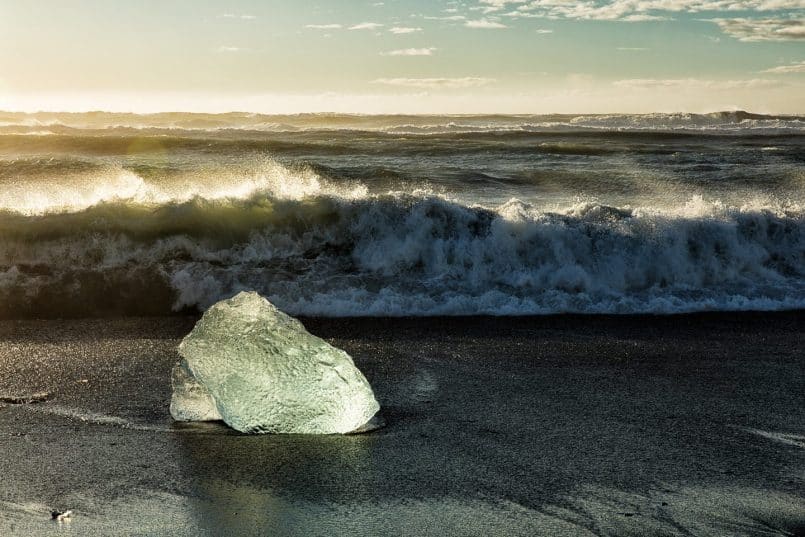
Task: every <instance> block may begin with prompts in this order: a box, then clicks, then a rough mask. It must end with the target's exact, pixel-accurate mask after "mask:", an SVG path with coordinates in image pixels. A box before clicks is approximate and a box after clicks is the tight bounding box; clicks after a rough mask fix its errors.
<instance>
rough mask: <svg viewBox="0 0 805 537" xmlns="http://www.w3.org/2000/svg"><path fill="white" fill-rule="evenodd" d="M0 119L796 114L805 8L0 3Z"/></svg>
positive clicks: (90, 0) (622, 0) (389, 1)
mask: <svg viewBox="0 0 805 537" xmlns="http://www.w3.org/2000/svg"><path fill="white" fill-rule="evenodd" d="M0 36H2V37H0V109H3V110H22V111H36V110H50V111H85V110H111V111H133V112H157V111H172V110H178V111H203V112H226V111H234V110H238V111H249V112H263V113H299V112H352V113H593V112H597V113H616V112H624V113H644V112H712V111H718V110H734V109H743V110H750V111H753V112H758V113H794V114H802V113H805V0H743V1H741V0H583V1H578V2H575V1H568V0H463V1H452V0H383V1H373V0H366V1H364V0H330V1H322V0H313V1H310V0H302V1H299V0H297V1H289V0H259V1H258V0H230V1H219V0H140V1H123V0H36V1H31V2H24V1H20V0H0Z"/></svg>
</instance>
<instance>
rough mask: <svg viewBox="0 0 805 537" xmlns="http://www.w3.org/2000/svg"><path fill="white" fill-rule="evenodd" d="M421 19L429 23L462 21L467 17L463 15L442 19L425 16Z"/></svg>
mask: <svg viewBox="0 0 805 537" xmlns="http://www.w3.org/2000/svg"><path fill="white" fill-rule="evenodd" d="M423 18H424V19H425V20H429V21H463V20H465V19H466V18H467V17H465V16H464V15H448V16H444V17H434V16H432V15H425V16H424V17H423Z"/></svg>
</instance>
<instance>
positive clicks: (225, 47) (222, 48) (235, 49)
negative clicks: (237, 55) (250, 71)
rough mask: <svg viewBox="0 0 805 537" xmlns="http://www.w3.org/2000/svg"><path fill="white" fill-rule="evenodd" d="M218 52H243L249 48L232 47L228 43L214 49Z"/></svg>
mask: <svg viewBox="0 0 805 537" xmlns="http://www.w3.org/2000/svg"><path fill="white" fill-rule="evenodd" d="M216 50H217V51H218V52H244V51H246V50H249V49H245V48H243V47H233V46H229V45H222V46H220V47H218V48H217V49H216Z"/></svg>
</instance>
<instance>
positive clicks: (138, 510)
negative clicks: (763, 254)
mask: <svg viewBox="0 0 805 537" xmlns="http://www.w3.org/2000/svg"><path fill="white" fill-rule="evenodd" d="M194 322H195V318H193V317H166V318H127V319H112V320H110V319H102V320H70V321H56V320H50V321H2V322H0V395H3V396H15V395H30V394H34V393H36V392H48V393H49V394H50V395H49V398H48V400H47V401H44V402H38V403H31V404H8V403H0V406H2V408H0V444H1V445H2V450H3V460H2V465H3V466H2V479H0V534H2V535H4V536H16V535H20V536H22V535H25V536H27V535H48V534H64V535H805V449H804V448H805V395H803V394H805V374H804V371H805V335H803V329H805V313H803V312H786V313H713V314H697V315H683V316H665V317H663V316H625V317H615V316H600V317H595V316H551V317H520V318H488V317H477V318H426V319H305V320H304V322H305V325H306V326H307V328H308V329H309V330H310V331H311V332H313V333H314V334H316V335H319V336H322V337H324V338H325V339H327V340H328V341H329V342H330V343H332V344H334V345H336V346H339V347H342V348H344V349H345V350H347V351H348V352H349V353H350V354H351V355H352V356H353V357H354V359H355V362H356V364H357V365H358V366H359V367H360V368H361V369H362V370H363V371H364V373H365V374H366V376H367V378H368V379H369V381H370V382H371V384H372V386H373V388H374V389H375V392H376V395H377V397H378V399H379V401H380V403H381V405H382V410H381V413H382V416H383V417H384V418H385V420H386V422H387V426H386V427H385V428H384V429H381V430H379V431H376V432H373V433H370V434H366V435H358V436H326V437H305V436H244V435H240V434H236V433H233V432H231V431H230V430H228V429H227V428H225V427H223V426H219V425H216V424H207V425H177V424H174V423H173V422H172V420H171V418H170V415H169V413H168V402H169V398H170V374H169V372H170V369H171V367H172V365H173V363H174V362H175V361H176V360H177V354H176V351H175V349H176V345H177V344H178V342H179V340H180V339H181V337H182V336H183V335H184V334H186V333H187V332H188V331H189V330H190V329H191V328H192V326H193V323H194ZM52 509H57V510H64V509H72V510H73V511H74V515H73V517H72V519H71V521H70V522H66V523H61V524H59V523H57V522H53V521H51V520H50V512H51V510H52Z"/></svg>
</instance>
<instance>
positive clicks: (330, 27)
mask: <svg viewBox="0 0 805 537" xmlns="http://www.w3.org/2000/svg"><path fill="white" fill-rule="evenodd" d="M305 28H311V29H313V30H338V29H339V28H343V26H341V25H340V24H306V25H305Z"/></svg>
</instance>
